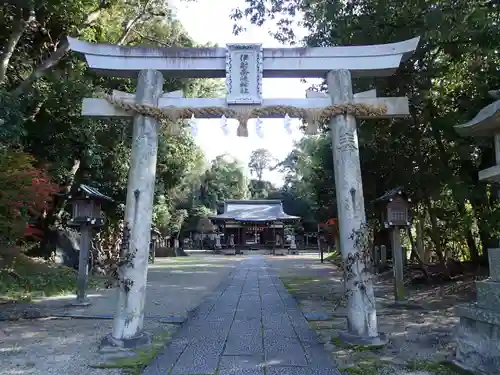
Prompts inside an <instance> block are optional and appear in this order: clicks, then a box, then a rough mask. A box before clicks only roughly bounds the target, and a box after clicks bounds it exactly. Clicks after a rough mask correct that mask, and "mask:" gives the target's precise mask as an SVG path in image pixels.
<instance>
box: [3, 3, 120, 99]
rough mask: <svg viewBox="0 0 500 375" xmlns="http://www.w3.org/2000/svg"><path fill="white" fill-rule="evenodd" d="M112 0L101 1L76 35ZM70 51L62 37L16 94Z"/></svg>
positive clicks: (44, 73) (80, 33)
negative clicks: (55, 47)
mask: <svg viewBox="0 0 500 375" xmlns="http://www.w3.org/2000/svg"><path fill="white" fill-rule="evenodd" d="M112 4H113V2H111V1H101V2H100V4H99V6H98V7H97V8H96V9H95V10H94V11H92V12H90V13H89V14H88V15H87V18H85V20H84V21H83V22H82V25H81V28H79V29H78V32H77V33H76V36H77V37H78V36H81V35H82V34H83V32H84V31H85V30H86V29H87V28H88V27H90V26H92V25H93V24H94V23H95V21H97V19H98V18H99V17H100V16H101V14H102V11H103V10H104V9H108V8H110V7H111V6H112ZM68 52H69V44H68V41H67V40H66V39H61V40H59V42H58V45H57V49H56V50H55V51H54V52H52V53H51V54H50V56H49V57H48V58H47V59H45V60H43V61H42V62H41V63H40V64H39V65H38V66H37V67H36V68H35V70H33V72H32V73H31V74H30V75H29V76H28V77H27V78H26V79H25V80H23V81H22V82H21V83H20V84H19V85H18V86H17V87H16V88H15V89H14V91H13V94H14V95H17V96H19V95H22V94H23V93H24V92H26V91H27V90H28V88H29V87H31V85H32V84H33V83H34V82H35V81H36V80H38V79H39V78H41V77H44V76H45V75H46V74H47V73H48V72H49V71H50V70H51V69H52V68H54V67H55V66H56V65H57V64H58V63H59V62H60V61H61V59H62V58H63V57H64V56H66V54H67V53H68ZM0 83H1V82H0Z"/></svg>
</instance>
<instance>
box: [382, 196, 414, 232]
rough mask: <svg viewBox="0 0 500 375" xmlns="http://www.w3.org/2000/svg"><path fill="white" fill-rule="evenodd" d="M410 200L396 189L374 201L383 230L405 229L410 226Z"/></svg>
mask: <svg viewBox="0 0 500 375" xmlns="http://www.w3.org/2000/svg"><path fill="white" fill-rule="evenodd" d="M410 202H411V199H410V198H408V195H407V194H406V193H405V192H404V191H403V189H402V188H400V187H397V188H395V189H392V190H390V191H388V192H387V193H385V194H384V195H382V196H381V197H379V198H377V199H375V201H374V203H375V205H376V206H375V208H376V210H378V211H379V213H380V219H381V222H382V225H383V226H384V227H385V228H391V227H392V228H393V227H406V226H409V225H410V215H409V204H410Z"/></svg>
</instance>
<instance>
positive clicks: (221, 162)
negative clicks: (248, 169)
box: [200, 155, 248, 211]
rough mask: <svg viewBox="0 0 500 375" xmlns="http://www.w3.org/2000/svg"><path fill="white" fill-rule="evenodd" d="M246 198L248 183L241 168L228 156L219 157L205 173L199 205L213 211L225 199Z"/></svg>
mask: <svg viewBox="0 0 500 375" xmlns="http://www.w3.org/2000/svg"><path fill="white" fill-rule="evenodd" d="M247 196H248V182H247V178H246V176H245V173H244V170H243V166H242V165H241V164H240V163H239V162H238V161H237V160H234V158H232V157H231V156H229V155H219V156H217V157H216V158H215V160H213V161H212V163H211V166H210V169H208V170H207V171H206V172H205V175H204V176H203V179H202V184H201V186H200V203H202V204H203V205H204V206H205V207H208V208H209V209H211V210H213V211H215V210H217V208H218V205H219V202H222V201H224V200H226V199H244V198H245V197H247Z"/></svg>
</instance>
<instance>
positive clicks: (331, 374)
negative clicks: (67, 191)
mask: <svg viewBox="0 0 500 375" xmlns="http://www.w3.org/2000/svg"><path fill="white" fill-rule="evenodd" d="M266 374H267V375H341V373H340V371H339V370H337V369H336V368H319V367H316V368H314V367H292V366H269V367H268V368H267V371H266Z"/></svg>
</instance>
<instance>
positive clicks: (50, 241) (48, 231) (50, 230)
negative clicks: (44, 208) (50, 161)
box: [40, 159, 80, 257]
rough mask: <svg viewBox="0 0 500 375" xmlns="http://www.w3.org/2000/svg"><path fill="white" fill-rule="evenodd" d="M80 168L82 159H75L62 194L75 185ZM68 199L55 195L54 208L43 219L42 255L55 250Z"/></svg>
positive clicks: (47, 255)
mask: <svg viewBox="0 0 500 375" xmlns="http://www.w3.org/2000/svg"><path fill="white" fill-rule="evenodd" d="M79 168H80V160H78V159H77V160H74V162H73V166H72V168H71V170H70V172H69V176H68V180H67V181H66V183H65V184H64V185H63V188H62V189H61V191H60V193H61V194H68V193H69V192H70V191H71V188H72V187H73V183H74V181H75V176H76V173H77V172H78V169H79ZM67 201H68V199H67V198H66V197H65V196H56V197H54V204H53V207H52V209H51V210H50V211H49V212H48V213H47V215H46V217H45V218H44V220H42V228H41V229H42V231H43V240H42V242H41V243H40V255H41V256H44V257H50V256H51V255H52V253H53V252H54V250H55V243H56V239H57V238H56V237H55V236H56V234H57V229H58V228H59V227H60V225H61V219H62V215H63V213H64V208H65V207H66V203H67Z"/></svg>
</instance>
